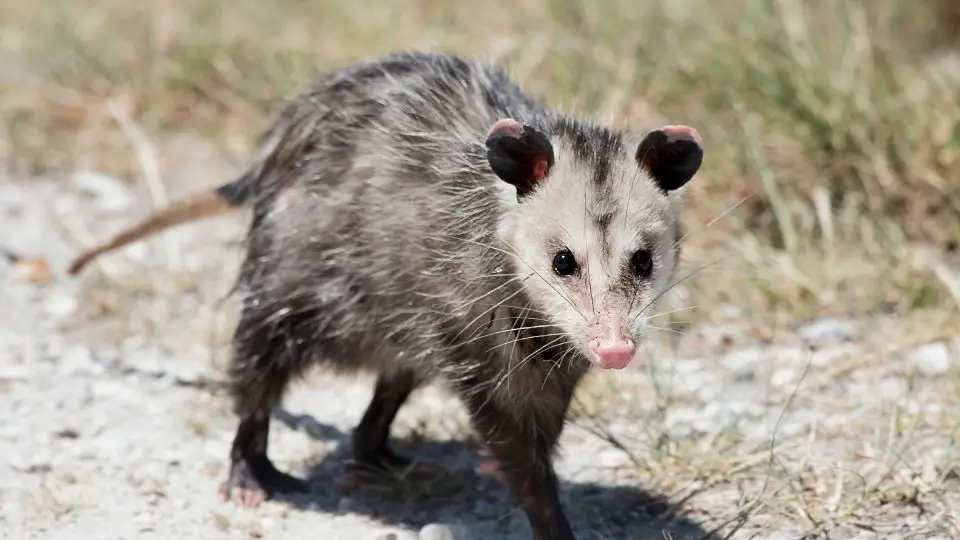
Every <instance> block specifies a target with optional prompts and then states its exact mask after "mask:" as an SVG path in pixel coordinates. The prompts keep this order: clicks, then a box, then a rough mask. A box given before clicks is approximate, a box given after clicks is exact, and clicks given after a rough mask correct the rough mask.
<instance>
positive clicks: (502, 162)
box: [487, 118, 554, 198]
mask: <svg viewBox="0 0 960 540" xmlns="http://www.w3.org/2000/svg"><path fill="white" fill-rule="evenodd" d="M487 160H489V162H490V168H491V169H493V172H494V174H496V175H497V176H499V177H500V179H501V180H503V181H504V182H507V183H508V184H512V185H513V186H515V187H516V188H517V197H518V198H522V197H524V196H526V195H528V194H530V192H532V191H533V189H534V188H535V187H536V186H537V184H538V183H539V182H540V181H542V180H543V179H544V178H546V177H547V174H549V172H550V168H551V167H553V161H554V159H553V145H552V144H550V140H549V139H547V136H546V135H544V134H543V133H542V132H540V131H538V130H537V129H536V128H533V127H531V126H528V125H525V124H521V123H520V122H517V121H516V120H513V119H511V118H506V119H503V120H498V121H497V122H496V123H495V124H493V126H492V127H491V128H490V131H489V132H488V133H487Z"/></svg>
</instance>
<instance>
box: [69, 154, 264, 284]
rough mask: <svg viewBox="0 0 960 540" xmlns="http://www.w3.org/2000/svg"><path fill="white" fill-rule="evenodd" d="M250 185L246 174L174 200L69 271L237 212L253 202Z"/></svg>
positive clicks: (87, 253) (89, 252) (80, 257)
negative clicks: (169, 232)
mask: <svg viewBox="0 0 960 540" xmlns="http://www.w3.org/2000/svg"><path fill="white" fill-rule="evenodd" d="M251 183H252V177H251V174H250V173H246V174H244V175H243V176H241V177H239V178H237V179H236V180H233V181H230V182H227V183H226V184H222V185H220V186H218V187H216V188H214V189H210V190H207V191H201V192H199V193H195V194H193V195H189V196H187V197H186V198H184V199H182V200H179V201H175V202H173V203H172V204H170V205H169V206H167V207H166V208H162V209H160V210H158V211H156V212H154V213H152V214H150V215H148V216H147V217H145V218H143V219H141V220H140V221H138V222H137V223H134V224H133V225H132V226H130V227H128V228H126V229H124V230H122V231H120V232H119V233H117V234H116V235H114V236H113V238H111V239H109V240H107V241H106V242H103V243H101V244H97V245H95V246H93V247H90V248H88V249H87V250H85V251H84V252H82V253H81V254H80V255H78V256H77V257H76V258H75V259H73V262H71V263H70V266H69V267H68V269H67V272H68V273H69V274H70V275H76V274H78V273H79V272H80V270H83V267H84V266H86V265H87V264H88V263H89V262H90V261H92V260H93V259H95V258H97V257H99V256H100V255H103V254H104V253H108V252H110V251H114V250H116V249H119V248H121V247H123V246H125V245H127V244H130V243H132V242H135V241H137V240H140V239H142V238H146V237H148V236H153V235H155V234H157V233H159V232H161V231H163V230H165V229H169V228H170V227H174V226H176V225H180V224H183V223H187V222H190V221H196V220H198V219H205V218H211V217H214V216H217V215H220V214H224V213H227V212H230V211H233V210H237V209H239V208H240V207H241V206H243V205H244V204H245V203H246V202H247V201H248V200H249V199H250V191H251V189H250V188H251Z"/></svg>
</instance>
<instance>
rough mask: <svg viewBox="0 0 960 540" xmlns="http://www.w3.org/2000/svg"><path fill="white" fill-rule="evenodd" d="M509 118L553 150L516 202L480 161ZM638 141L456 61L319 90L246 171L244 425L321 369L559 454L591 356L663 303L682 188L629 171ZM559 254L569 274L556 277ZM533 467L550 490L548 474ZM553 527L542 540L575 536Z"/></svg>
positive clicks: (362, 72)
mask: <svg viewBox="0 0 960 540" xmlns="http://www.w3.org/2000/svg"><path fill="white" fill-rule="evenodd" d="M502 118H513V119H515V120H517V121H519V122H522V123H525V124H528V125H530V126H533V127H535V128H536V129H538V130H540V131H542V132H543V133H545V134H547V135H548V137H549V139H550V141H551V143H552V144H553V146H554V149H555V152H556V164H555V165H554V167H553V168H552V170H551V172H550V173H549V176H548V177H547V179H546V180H544V181H543V182H542V185H540V186H539V187H538V188H537V190H536V191H535V192H534V194H533V195H532V196H530V197H528V198H525V199H524V200H523V201H522V202H521V201H518V199H517V196H516V190H515V189H514V187H513V186H511V185H509V184H507V183H506V182H504V181H502V180H500V179H499V178H497V177H496V176H495V175H494V174H492V173H491V171H490V166H489V164H488V162H487V157H486V149H485V146H484V141H485V138H486V136H487V130H488V129H489V128H490V126H491V125H493V124H494V123H495V122H496V121H497V120H499V119H502ZM641 140H642V135H640V134H632V133H628V132H619V131H613V130H610V129H608V128H605V127H601V126H597V125H594V124H592V123H588V122H585V121H578V120H573V119H571V117H570V116H568V115H566V114H563V113H560V112H558V111H555V110H552V109H550V108H548V107H546V106H544V105H543V104H542V103H540V102H539V101H537V100H535V99H534V98H531V97H529V96H527V95H526V94H524V93H523V92H522V91H521V89H520V88H519V87H517V86H516V85H515V84H514V83H513V82H512V81H511V80H510V79H509V78H508V77H507V75H506V74H505V73H504V72H503V71H501V70H500V69H498V68H495V67H492V66H489V65H487V64H485V63H482V62H473V61H466V60H462V59H458V58H455V57H452V56H447V55H440V54H429V53H406V54H397V55H393V56H389V57H386V58H382V59H379V60H375V61H371V62H368V63H363V64H359V65H355V66H352V67H347V68H343V69H340V70H337V71H334V72H332V73H330V74H328V75H326V76H325V77H323V78H322V79H320V80H319V81H318V82H317V83H316V84H315V85H314V86H313V87H312V88H311V89H309V91H308V92H306V93H304V94H303V95H301V96H299V97H298V98H297V99H295V100H293V101H292V102H291V103H290V104H289V105H288V106H287V107H286V108H285V109H284V110H283V111H281V113H280V115H279V117H278V119H277V121H276V122H275V123H274V125H273V126H272V128H271V129H270V130H269V132H268V133H267V134H266V135H265V136H264V138H263V140H262V141H263V142H262V146H261V150H260V153H259V154H258V158H257V164H256V165H255V166H254V167H253V169H252V171H253V172H254V175H255V177H256V181H255V182H254V183H253V184H252V186H251V189H252V195H253V199H252V200H253V214H254V215H253V222H252V224H251V227H250V230H249V235H248V238H247V253H246V258H245V260H244V262H243V266H242V270H241V275H240V279H239V281H238V290H239V292H240V294H241V295H242V296H243V298H244V315H243V317H242V320H241V323H240V325H239V326H238V328H237V331H236V337H235V359H234V365H233V367H232V369H231V374H232V388H233V393H234V395H235V397H236V403H237V407H236V410H237V413H238V414H239V415H240V417H241V418H255V417H260V416H262V415H263V414H264V411H265V410H267V409H268V408H269V407H272V406H274V405H276V403H277V402H278V401H279V400H280V399H281V396H282V393H283V391H284V388H285V386H286V384H287V382H289V380H290V378H291V377H294V376H296V375H297V374H299V373H302V372H303V371H304V370H305V369H306V368H308V367H310V366H312V365H315V364H317V363H321V364H323V365H325V366H328V367H331V368H333V369H337V370H340V371H343V372H350V371H358V370H370V371H374V372H377V373H380V374H381V377H382V378H387V379H389V378H390V377H391V376H394V375H396V374H405V373H412V374H415V379H416V383H415V384H419V383H422V382H424V381H426V380H429V379H432V378H435V377H437V376H440V377H441V378H442V379H443V380H445V381H448V382H449V383H451V384H452V386H453V387H454V388H455V389H457V390H458V391H460V392H461V394H462V396H463V398H464V399H465V401H466V402H467V404H468V406H469V407H470V409H471V411H472V412H473V413H474V418H475V424H476V426H477V428H478V430H479V431H480V434H481V436H482V437H483V438H484V440H486V441H487V443H488V444H490V445H493V446H496V444H497V440H498V437H499V431H498V430H499V429H500V427H502V426H504V425H506V424H510V425H511V426H512V431H510V433H512V434H513V435H511V436H516V434H517V433H520V434H527V435H529V436H530V437H533V438H534V439H536V441H541V439H542V444H544V445H546V446H545V451H546V452H547V453H549V452H552V449H553V445H554V444H555V442H556V439H557V437H559V434H560V431H561V430H562V425H563V415H564V412H565V411H566V407H567V405H568V402H569V399H570V394H571V393H572V392H573V388H574V387H575V386H576V384H577V382H578V381H579V380H580V378H581V377H582V375H583V374H584V373H585V372H586V371H587V370H588V369H589V367H590V363H589V362H588V361H587V359H586V353H585V351H586V344H587V342H588V341H589V340H590V339H591V337H592V336H593V335H595V334H596V333H597V332H598V331H599V330H598V329H603V328H607V327H610V328H613V327H616V328H618V329H619V328H622V329H623V330H624V331H626V332H629V335H630V336H632V337H633V339H634V340H635V341H636V342H638V343H640V342H642V341H643V334H644V320H645V317H644V315H645V314H649V312H650V307H651V303H652V302H653V301H654V300H655V298H656V297H657V296H658V295H659V294H660V293H661V292H663V291H664V290H665V289H667V288H668V287H669V285H670V279H671V275H672V273H673V267H674V265H675V263H676V253H677V252H676V249H677V247H676V246H675V245H674V244H675V241H676V240H677V235H678V234H679V230H680V228H679V222H678V215H679V210H680V201H681V197H682V192H683V190H682V189H678V190H675V191H671V192H664V191H662V190H660V189H659V188H658V187H657V185H656V183H655V182H654V181H653V180H651V178H649V176H648V175H647V174H646V173H645V172H644V170H642V169H641V168H640V167H638V165H637V161H636V157H635V152H636V149H637V147H638V145H639V143H640V141H641ZM565 247H566V248H569V249H570V250H571V251H572V252H573V253H574V254H575V256H576V257H577V260H578V261H579V262H580V264H581V267H582V273H581V274H580V275H578V276H572V277H568V278H561V277H559V276H557V275H556V274H554V273H553V271H552V270H551V265H552V259H553V256H554V253H555V252H556V251H557V250H559V249H563V248H565ZM640 248H643V249H647V250H649V251H650V252H651V253H652V254H653V257H654V273H653V275H652V277H651V278H649V279H647V280H641V279H637V278H636V277H635V276H633V275H632V274H631V273H630V270H629V268H628V263H629V260H630V255H631V253H632V252H633V251H634V250H636V249H640ZM485 411H489V413H487V412H485ZM531 441H533V439H531ZM504 444H506V442H504ZM536 444H540V443H536ZM264 445H265V442H264ZM530 459H535V460H537V459H540V460H542V459H543V456H542V455H540V457H539V458H536V457H531V458H530ZM508 465H511V466H514V467H519V466H520V464H518V463H516V462H514V463H510V464H508ZM527 465H529V466H535V467H546V469H543V471H545V472H543V474H546V475H547V476H546V477H542V478H547V480H549V481H553V480H550V479H552V478H553V477H552V467H551V466H550V465H549V463H546V464H544V463H540V462H536V463H530V464H527ZM531 474H533V473H531ZM531 478H534V477H531ZM536 478H541V477H536ZM521 484H522V482H521ZM517 485H519V484H516V482H514V483H511V487H513V488H514V492H515V493H516V494H517V496H518V497H519V498H520V500H521V503H522V504H524V505H525V508H527V506H526V505H527V504H534V503H530V502H529V501H526V502H525V499H524V497H525V496H526V495H525V493H526V492H524V491H523V489H524V488H522V487H517ZM527 495H529V494H527ZM530 497H533V495H530ZM541 503H542V501H540V502H537V503H536V504H541ZM542 504H546V503H542ZM561 517H562V516H561ZM531 520H532V521H531V523H532V524H533V526H534V529H535V530H537V525H536V522H537V520H536V519H535V518H534V517H531ZM561 525H562V524H561ZM544 527H547V528H549V527H548V526H547V525H541V527H540V533H535V534H539V535H541V536H537V537H538V538H548V537H549V538H567V536H565V535H564V534H565V533H564V532H563V527H562V526H559V525H558V527H560V528H559V529H557V530H556V531H558V532H555V533H551V534H554V535H553V536H551V535H550V534H548V533H545V532H543V531H544V530H546V529H544ZM543 535H545V536H543Z"/></svg>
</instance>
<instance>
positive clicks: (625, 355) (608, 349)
mask: <svg viewBox="0 0 960 540" xmlns="http://www.w3.org/2000/svg"><path fill="white" fill-rule="evenodd" d="M636 355H637V345H636V343H634V342H633V340H632V339H630V338H628V337H618V338H609V337H595V338H593V339H592V340H590V344H589V345H587V358H589V359H590V361H591V362H593V363H594V364H595V365H597V366H599V367H601V368H603V369H623V368H625V367H627V366H628V365H630V362H632V361H633V358H634V357H635V356H636Z"/></svg>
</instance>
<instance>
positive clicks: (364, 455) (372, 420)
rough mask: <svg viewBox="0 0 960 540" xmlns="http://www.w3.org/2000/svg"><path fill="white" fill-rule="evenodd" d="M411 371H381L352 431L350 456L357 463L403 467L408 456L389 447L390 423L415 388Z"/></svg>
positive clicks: (408, 461)
mask: <svg viewBox="0 0 960 540" xmlns="http://www.w3.org/2000/svg"><path fill="white" fill-rule="evenodd" d="M416 384H417V380H416V375H415V374H414V373H413V372H412V371H408V370H403V371H400V372H399V373H390V374H387V373H381V374H380V376H379V377H377V383H376V386H375V387H374V390H373V398H371V399H370V404H369V405H367V410H366V412H364V413H363V418H362V419H361V420H360V423H359V424H358V425H357V428H356V429H355V430H354V432H353V459H354V461H355V462H357V463H358V464H361V465H363V466H367V467H372V468H376V469H385V468H400V469H402V468H405V467H407V466H409V465H410V463H411V460H410V458H407V457H404V456H400V455H398V454H396V453H394V451H393V450H392V449H391V448H390V444H389V442H388V439H389V438H390V426H391V425H393V421H394V419H396V417H397V412H399V411H400V407H401V406H402V405H403V403H404V402H405V401H406V400H407V398H408V397H409V396H410V393H411V392H413V389H414V388H416Z"/></svg>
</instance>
